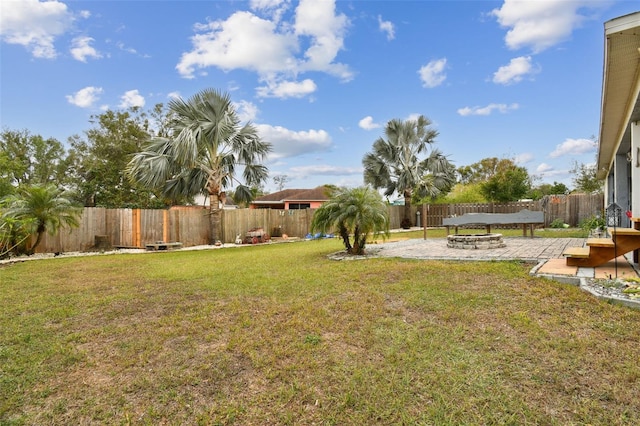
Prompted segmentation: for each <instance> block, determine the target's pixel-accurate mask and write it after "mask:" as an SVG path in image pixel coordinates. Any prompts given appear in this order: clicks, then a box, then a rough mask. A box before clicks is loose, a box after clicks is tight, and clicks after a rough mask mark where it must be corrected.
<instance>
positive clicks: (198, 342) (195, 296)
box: [0, 240, 640, 425]
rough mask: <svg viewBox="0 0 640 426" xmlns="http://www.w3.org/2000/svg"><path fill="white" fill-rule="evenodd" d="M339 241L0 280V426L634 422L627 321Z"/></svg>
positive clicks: (111, 260)
mask: <svg viewBox="0 0 640 426" xmlns="http://www.w3.org/2000/svg"><path fill="white" fill-rule="evenodd" d="M341 249H342V246H341V244H340V242H339V241H338V240H322V241H311V242H298V243H291V244H271V245H263V246H250V247H241V248H233V249H231V248H230V249H222V250H207V251H179V252H165V253H148V254H135V255H133V254H132V255H125V254H123V255H109V256H94V257H77V258H64V257H63V258H56V259H49V260H40V261H32V262H24V263H19V264H13V265H9V266H4V267H1V268H0V305H1V306H2V309H1V310H0V424H2V425H14V424H15V425H21V424H25V425H26V424H29V425H30V424H74V425H75V424H116V425H118V424H122V425H145V424H148V425H158V424H166V425H169V424H170V425H178V424H203V425H215V424H224V425H227V424H236V425H274V424H300V425H310V424H319V425H320V424H326V425H332V424H335V425H347V424H350V425H351V424H355V425H368V424H385V425H388V424H434V425H447V424H451V425H460V424H518V425H521V424H558V425H566V424H593V425H614V424H616V425H621V424H628V425H632V424H638V423H640V368H639V364H638V360H640V345H639V344H638V339H639V337H638V336H639V335H638V331H639V324H640V311H637V310H633V309H629V308H623V307H619V306H615V305H610V304H607V303H604V302H601V301H598V300H596V299H595V298H593V297H591V296H589V295H587V294H585V293H583V292H581V291H580V290H579V289H577V288H576V287H573V286H569V285H564V284H559V283H557V282H554V281H549V280H545V279H540V278H534V277H530V276H529V275H528V271H529V269H530V265H522V264H520V263H518V262H461V263H455V262H442V261H415V260H402V259H366V260H360V261H341V262H338V261H331V260H328V259H327V256H326V255H327V254H329V253H331V252H335V251H338V250H341Z"/></svg>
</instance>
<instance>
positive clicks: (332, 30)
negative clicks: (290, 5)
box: [294, 0, 353, 81]
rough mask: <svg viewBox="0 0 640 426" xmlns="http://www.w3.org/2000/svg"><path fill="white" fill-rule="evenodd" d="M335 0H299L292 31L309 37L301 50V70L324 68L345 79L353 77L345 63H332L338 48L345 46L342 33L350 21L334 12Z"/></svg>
mask: <svg viewBox="0 0 640 426" xmlns="http://www.w3.org/2000/svg"><path fill="white" fill-rule="evenodd" d="M335 9H336V4H335V0H331V1H317V0H301V1H300V4H299V5H298V7H297V8H296V17H295V24H294V28H295V33H296V35H297V36H298V37H304V36H307V37H309V38H310V40H308V43H309V44H310V46H309V48H307V50H306V51H305V52H304V57H305V61H303V62H302V63H301V65H300V69H301V70H303V71H324V72H327V73H329V74H332V75H335V76H337V77H340V78H341V79H342V80H345V81H348V80H351V79H352V78H353V75H352V73H351V71H349V69H348V67H347V66H345V65H343V64H340V63H334V62H333V60H334V59H335V58H336V56H337V55H338V52H339V51H340V50H341V49H342V48H343V47H344V35H345V32H346V28H347V26H348V25H349V20H348V19H347V17H346V16H345V15H342V14H340V15H336V10H335Z"/></svg>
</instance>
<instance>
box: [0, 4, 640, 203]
mask: <svg viewBox="0 0 640 426" xmlns="http://www.w3.org/2000/svg"><path fill="white" fill-rule="evenodd" d="M0 5H1V7H2V10H1V14H0V37H1V40H2V44H1V45H0V46H1V57H0V62H1V64H0V71H1V73H0V95H1V99H0V108H1V110H0V120H1V123H0V124H1V126H2V127H3V128H9V129H12V130H18V129H28V130H30V131H31V132H32V133H35V134H40V135H42V136H44V137H54V138H56V139H58V140H60V141H61V142H66V140H67V138H68V137H70V136H72V135H74V134H78V135H81V136H83V135H84V133H83V132H84V131H86V130H88V129H89V128H90V127H91V124H90V123H89V117H90V116H91V115H92V114H100V113H101V112H103V111H104V110H105V109H121V108H127V107H129V106H141V107H143V108H145V109H146V108H151V107H153V105H155V104H156V103H166V102H168V100H169V99H171V97H174V96H180V97H183V98H188V97H190V96H191V95H193V94H194V93H196V92H198V91H199V90H202V89H205V88H216V89H219V90H222V91H225V92H228V93H229V94H230V96H231V98H232V100H233V101H234V103H235V104H236V107H237V110H238V112H239V113H240V114H241V116H242V117H243V119H245V120H251V121H252V122H253V123H254V124H255V125H256V126H257V127H258V130H259V132H260V135H261V137H262V138H263V139H264V140H266V141H268V142H271V143H272V144H273V147H274V151H273V153H272V155H271V156H270V158H269V159H268V161H267V163H266V165H267V166H268V167H269V169H270V173H271V176H275V175H287V176H288V178H289V182H288V183H287V185H286V186H287V187H288V188H311V187H315V186H317V185H321V184H325V183H330V184H336V185H346V186H357V185H361V184H362V163H361V161H362V157H363V155H364V154H365V153H366V152H367V151H369V150H370V149H371V146H372V144H373V142H374V141H375V140H376V139H377V138H378V137H380V136H383V130H384V126H385V124H386V122H387V121H389V120H390V119H393V118H400V119H409V118H411V117H415V116H417V115H420V114H423V115H425V116H426V117H428V118H429V119H430V120H431V121H432V122H433V127H434V128H435V129H437V130H438V132H439V136H438V138H437V144H436V147H437V148H438V149H440V150H441V151H442V152H444V153H445V154H446V155H448V156H449V159H450V160H451V161H452V162H454V164H455V165H456V166H463V165H469V164H472V163H474V162H477V161H479V160H481V159H482V158H486V157H500V158H513V159H515V160H516V161H517V162H518V163H519V164H520V165H522V166H525V167H526V168H527V169H528V170H529V173H530V174H531V175H534V176H537V177H538V178H539V179H538V181H537V182H538V183H541V182H549V183H551V182H553V181H558V182H563V183H565V184H567V185H568V186H571V174H570V173H569V169H570V168H571V166H572V163H573V162H574V161H578V162H579V163H592V162H594V159H595V154H596V149H597V148H596V145H595V143H594V141H593V138H594V137H597V135H598V128H599V114H600V95H601V91H602V64H603V58H602V56H603V47H604V38H603V24H604V22H605V21H607V20H609V19H612V18H615V17H618V16H621V15H625V14H628V13H632V12H635V11H637V10H639V9H640V2H638V1H613V0H607V1H600V0H582V1H569V0H528V1H513V0H504V1H363V0H360V1H346V0H345V1H342V0H340V1H329V0H303V1H288V0H254V1H67V2H62V1H48V2H39V1H36V0H19V1H17V0H0ZM265 188H266V189H267V190H270V191H274V190H275V189H276V185H275V184H274V183H273V181H272V180H271V179H270V180H269V182H267V184H266V186H265Z"/></svg>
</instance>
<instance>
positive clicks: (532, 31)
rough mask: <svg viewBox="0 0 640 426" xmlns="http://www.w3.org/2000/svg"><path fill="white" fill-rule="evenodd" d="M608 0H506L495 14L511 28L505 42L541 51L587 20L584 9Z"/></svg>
mask: <svg viewBox="0 0 640 426" xmlns="http://www.w3.org/2000/svg"><path fill="white" fill-rule="evenodd" d="M607 3H610V2H609V1H608V0H577V1H567V0H545V1H522V0H505V1H504V3H503V4H502V6H501V7H500V8H499V9H494V10H493V11H492V12H491V14H492V15H493V16H495V17H496V19H497V20H498V23H500V25H501V26H502V27H505V28H509V30H508V32H507V34H506V36H505V43H506V45H507V47H509V48H510V49H514V50H515V49H520V48H523V47H530V48H531V49H532V51H533V52H534V53H538V52H541V51H543V50H545V49H548V48H549V47H552V46H554V45H556V44H558V43H560V42H563V41H565V40H567V39H568V38H569V37H570V36H571V33H572V31H573V30H574V29H576V28H579V27H580V26H581V24H582V23H583V22H584V21H585V20H586V19H587V17H586V16H584V15H581V14H580V13H579V10H580V9H583V8H589V9H594V8H599V7H602V6H604V5H606V4H607Z"/></svg>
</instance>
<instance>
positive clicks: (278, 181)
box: [273, 175, 290, 191]
mask: <svg viewBox="0 0 640 426" xmlns="http://www.w3.org/2000/svg"><path fill="white" fill-rule="evenodd" d="M289 180H290V179H289V176H287V175H276V176H274V177H273V183H274V184H275V185H276V186H277V187H278V191H282V190H283V189H284V186H285V185H286V184H287V182H289Z"/></svg>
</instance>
